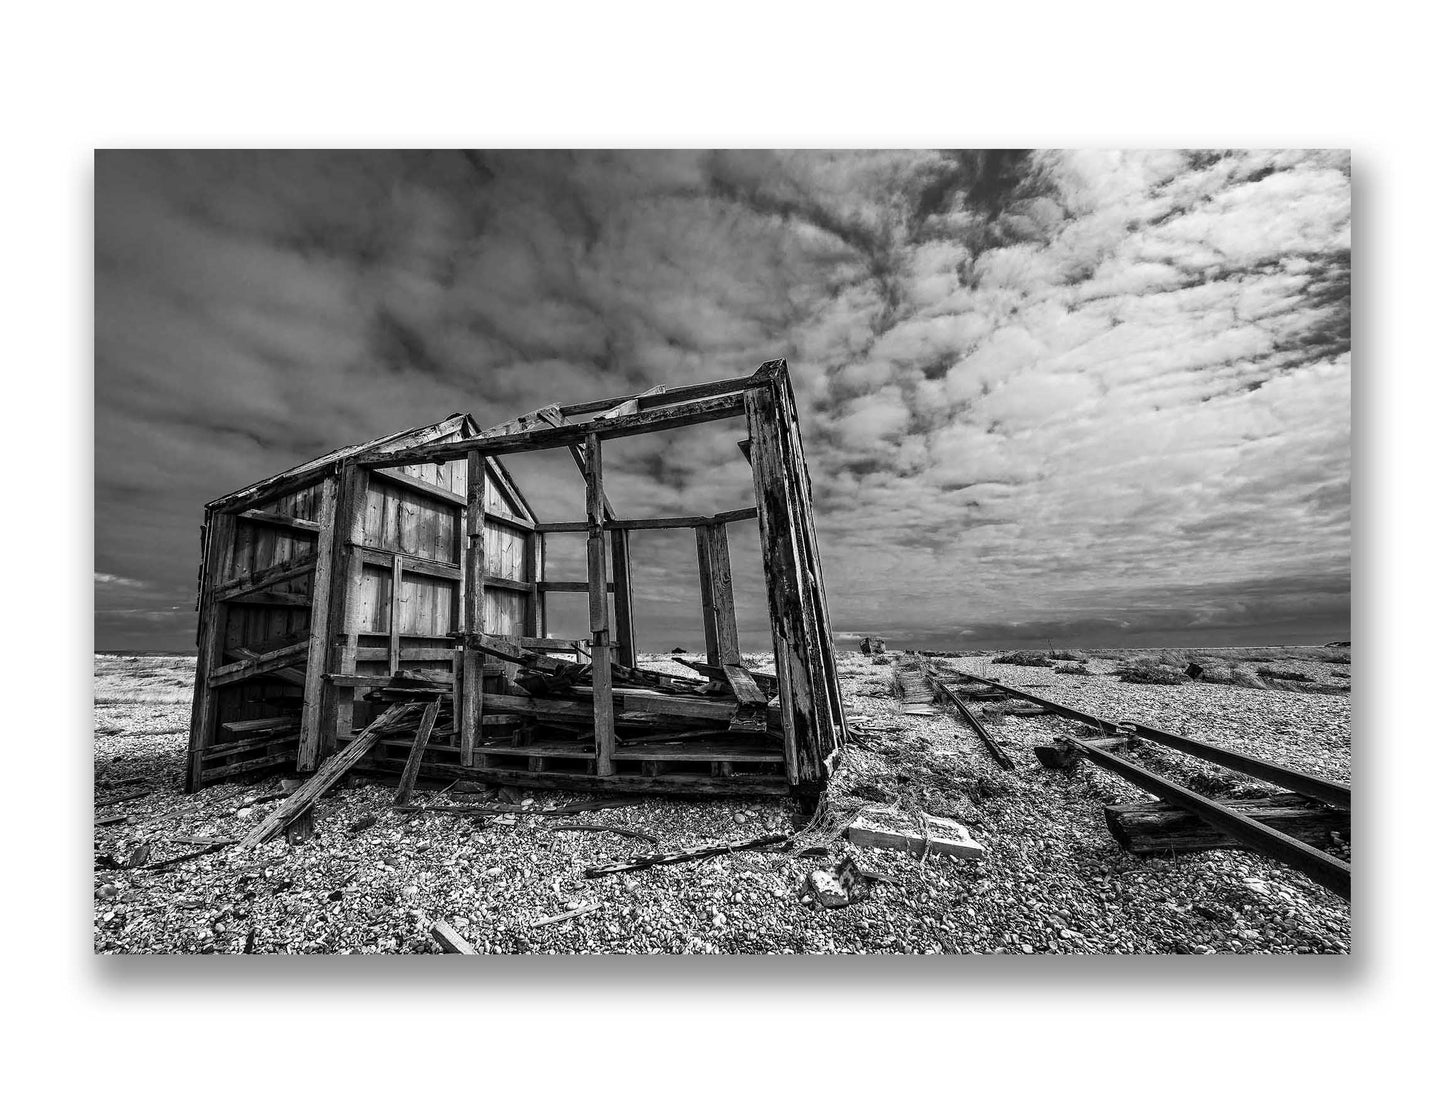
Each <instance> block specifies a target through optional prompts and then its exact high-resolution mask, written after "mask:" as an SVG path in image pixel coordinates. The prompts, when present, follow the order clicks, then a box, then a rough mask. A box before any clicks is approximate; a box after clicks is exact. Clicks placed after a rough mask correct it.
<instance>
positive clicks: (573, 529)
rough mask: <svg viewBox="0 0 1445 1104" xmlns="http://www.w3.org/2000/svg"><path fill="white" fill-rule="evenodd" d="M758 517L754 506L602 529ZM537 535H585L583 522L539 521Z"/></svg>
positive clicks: (620, 521)
mask: <svg viewBox="0 0 1445 1104" xmlns="http://www.w3.org/2000/svg"><path fill="white" fill-rule="evenodd" d="M757 516H758V508H757V507H756V506H745V507H743V508H742V509H740V510H724V511H722V512H721V513H717V514H688V515H686V516H684V517H660V518H615V519H612V520H609V521H605V522H603V524H602V528H604V529H608V530H613V529H628V530H631V529H696V528H697V527H698V526H699V525H713V524H724V525H725V524H727V523H729V522H733V521H751V520H752V519H754V518H756V517H757ZM537 532H539V533H585V532H587V523H586V522H585V521H539V522H538V523H537Z"/></svg>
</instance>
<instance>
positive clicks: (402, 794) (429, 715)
mask: <svg viewBox="0 0 1445 1104" xmlns="http://www.w3.org/2000/svg"><path fill="white" fill-rule="evenodd" d="M441 704H442V700H441V697H440V696H438V697H435V698H433V699H432V700H431V701H429V702H427V706H426V711H425V712H423V713H422V715H421V724H419V725H417V726H416V740H415V741H413V743H412V745H411V751H410V753H408V755H407V757H406V766H405V767H404V768H403V769H402V772H401V782H400V783H398V785H397V787H396V797H395V798H394V799H393V800H392V804H393V805H405V804H407V803H408V802H410V801H411V791H412V788H413V787H415V786H416V776H417V774H418V772H420V771H421V757H422V755H423V754H424V753H425V752H426V745H427V741H428V740H430V739H431V730H432V727H433V726H434V725H435V724H436V720H437V711H438V710H439V709H440V708H441Z"/></svg>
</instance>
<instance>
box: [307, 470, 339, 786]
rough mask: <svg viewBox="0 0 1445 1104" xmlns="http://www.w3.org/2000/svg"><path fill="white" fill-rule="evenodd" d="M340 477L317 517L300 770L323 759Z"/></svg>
mask: <svg viewBox="0 0 1445 1104" xmlns="http://www.w3.org/2000/svg"><path fill="white" fill-rule="evenodd" d="M339 482H340V477H333V478H330V479H325V480H323V481H322V483H321V509H320V514H319V516H318V518H317V520H318V521H319V522H320V523H321V532H319V533H318V534H317V535H316V567H315V568H314V569H313V570H312V573H311V621H310V624H309V631H310V633H311V643H310V646H309V647H308V648H307V651H306V689H305V692H304V694H303V696H302V700H301V742H300V744H299V745H298V746H297V749H296V769H297V770H299V771H314V770H315V769H316V764H317V763H318V762H320V761H321V743H322V738H321V718H322V710H321V704H322V699H323V697H324V696H325V694H326V681H325V679H324V677H323V676H324V675H325V674H326V661H327V659H328V658H329V656H330V651H331V649H330V648H329V647H327V643H328V639H329V638H328V631H329V629H330V626H329V624H328V621H329V620H330V617H331V566H332V564H331V558H332V554H333V551H334V549H335V546H336V494H337V484H338V483H339Z"/></svg>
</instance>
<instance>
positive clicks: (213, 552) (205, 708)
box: [186, 513, 236, 793]
mask: <svg viewBox="0 0 1445 1104" xmlns="http://www.w3.org/2000/svg"><path fill="white" fill-rule="evenodd" d="M235 524H236V519H235V517H234V516H233V515H231V514H225V513H217V514H214V515H212V516H211V518H210V519H209V522H208V527H209V539H208V540H207V542H206V563H205V583H204V586H203V587H202V593H201V610H200V619H201V627H200V637H201V645H200V648H199V649H198V651H197V652H196V689H195V695H194V697H193V698H192V700H191V741H190V752H191V754H190V761H189V762H188V763H187V764H186V792H187V793H194V792H195V791H196V790H197V789H198V788H199V787H200V785H201V757H202V756H203V755H204V754H205V752H206V749H207V748H208V747H210V744H211V740H212V739H213V737H214V736H215V730H216V691H215V690H213V689H211V688H210V687H209V686H207V685H206V680H207V678H209V677H210V673H211V668H212V667H215V666H218V665H219V664H220V662H221V659H222V656H221V647H222V645H223V644H224V642H225V633H226V625H225V620H226V607H225V606H224V605H223V604H221V603H218V602H216V601H215V599H214V597H213V594H214V592H215V589H216V585H217V584H218V583H219V582H220V581H221V580H222V579H224V578H225V576H226V568H227V564H226V560H227V557H228V556H229V555H230V552H231V540H232V535H233V534H234V532H235Z"/></svg>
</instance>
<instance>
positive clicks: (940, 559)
mask: <svg viewBox="0 0 1445 1104" xmlns="http://www.w3.org/2000/svg"><path fill="white" fill-rule="evenodd" d="M1349 173H1350V166H1349V158H1348V154H1346V153H1343V152H1323V153H1321V152H1302V151H1288V152H1269V151H1249V152H1200V151H1187V152H1176V151H1125V152H1110V151H1088V152H1057V151H1034V152H1027V151H1018V152H1011V151H986V152H951V151H946V152H915V151H884V152H843V153H832V152H816V151H814V152H781V153H780V152H764V151H751V152H722V153H717V152H676V153H674V152H652V153H639V152H623V153H616V152H600V151H599V152H578V153H567V152H563V153H540V152H533V153H528V152H500V153H493V152H481V153H460V152H436V153H432V152H405V153H371V152H360V153H346V152H324V153H305V152H287V153H258V152H240V153H236V152H214V151H212V152H189V153H152V152H108V153H102V154H100V155H98V157H97V160H96V184H95V209H96V240H95V250H96V252H95V264H96V275H95V280H96V296H95V311H96V320H95V322H96V325H95V350H96V367H95V403H96V409H95V432H96V471H95V481H96V482H95V509H96V517H95V605H96V646H97V647H98V648H102V649H110V648H134V649H151V648H155V649H176V650H187V649H189V648H190V647H191V646H192V643H193V638H194V626H195V620H194V619H195V614H194V611H193V609H192V604H193V600H194V593H195V577H196V561H197V558H198V550H199V545H198V526H199V524H200V521H201V505H202V504H203V503H204V502H205V501H207V500H208V499H211V498H214V497H216V496H217V495H220V494H223V493H225V492H227V491H230V490H233V489H235V488H237V487H240V486H243V485H245V484H247V483H250V482H252V481H254V480H256V479H258V478H261V477H263V476H265V475H269V474H272V473H274V472H276V471H279V470H281V469H283V468H285V467H287V466H289V465H291V464H294V463H296V462H298V461H300V460H304V459H307V458H310V457H312V456H315V455H317V454H319V453H322V452H325V451H328V450H329V449H331V448H334V447H336V446H339V445H341V444H345V443H350V442H354V441H358V440H363V439H366V438H370V437H373V436H377V435H379V434H381V433H385V432H389V431H392V430H395V429H399V428H402V427H406V426H410V425H418V424H423V423H426V422H431V421H435V420H438V419H440V418H441V417H443V416H445V415H446V414H448V413H451V412H452V411H456V410H468V411H471V412H472V413H473V414H474V415H475V416H476V417H477V419H478V420H479V421H480V422H482V423H483V424H490V423H492V422H497V421H502V420H504V419H506V418H508V417H510V416H512V415H514V414H516V413H519V412H521V411H523V410H527V409H531V408H533V407H536V406H540V405H543V404H545V403H548V402H564V403H565V402H575V401H581V400H585V399H590V398H598V397H604V396H608V395H613V394H623V393H627V392H629V391H636V390H643V389H645V388H647V387H649V386H652V385H654V384H659V383H661V384H667V385H676V384H682V383H688V382H696V381H701V380H707V379H713V378H717V377H721V376H729V375H739V374H743V373H747V372H750V371H752V370H753V369H754V368H756V367H757V366H758V365H759V364H760V363H762V362H763V361H766V360H771V359H774V358H777V357H786V358H787V360H788V362H789V365H790V367H791V371H792V375H793V382H794V387H795V388H796V390H797V394H798V401H799V406H800V413H801V417H802V420H803V433H804V442H805V446H806V449H807V453H808V460H809V464H810V467H811V470H812V477H813V484H814V491H815V495H816V507H817V515H818V528H819V533H820V537H821V541H822V552H823V565H824V569H825V571H826V577H827V586H828V593H829V599H830V604H831V610H832V619H833V627H834V629H835V630H837V631H838V632H839V633H840V634H850V633H859V634H861V633H868V632H881V633H883V634H884V635H885V636H887V637H888V638H889V640H890V642H893V643H896V644H903V643H914V644H916V645H919V646H924V647H928V646H948V645H950V644H954V645H961V646H969V645H970V644H972V645H977V646H994V645H1001V644H1011V643H1017V644H1021V645H1028V644H1042V643H1045V642H1047V641H1050V640H1052V641H1053V642H1054V643H1056V644H1058V645H1060V646H1064V645H1066V644H1078V645H1089V644H1094V645H1111V644H1114V645H1118V644H1153V643H1175V642H1177V643H1185V644H1187V643H1212V644H1224V643H1231V642H1237V643H1256V642H1265V641H1280V642H1292V641H1312V640H1327V639H1334V638H1338V637H1345V636H1347V635H1348V633H1349V608H1350V607H1349V601H1350V299H1349V294H1350V175H1349ZM742 434H743V428H742V425H741V423H740V422H727V423H714V424H713V425H710V426H707V427H700V428H697V429H693V430H684V431H679V432H677V433H673V434H668V435H666V436H665V437H664V438H661V439H649V438H633V439H630V440H628V441H625V442H617V443H615V444H613V445H611V446H609V450H608V452H607V456H606V461H607V469H606V470H607V473H608V484H607V485H608V493H609V496H610V497H611V498H612V500H613V502H614V503H615V504H616V505H617V507H618V510H619V513H622V514H624V515H627V516H645V515H649V514H651V515H659V514H674V513H697V512H711V511H713V510H723V509H730V508H734V507H736V506H739V505H744V504H748V503H749V502H750V500H751V483H750V479H749V475H748V469H747V467H746V465H745V463H744V462H743V460H742V457H741V455H740V453H739V451H738V449H737V447H736V441H737V440H738V439H739V437H740V436H742ZM510 466H511V467H512V468H513V470H514V472H515V473H516V475H517V477H518V479H519V481H521V482H522V484H523V488H524V490H526V491H527V492H528V493H529V496H530V497H531V500H532V504H533V506H534V507H535V508H536V511H537V513H538V514H539V515H540V516H541V517H543V518H544V519H547V520H573V519H577V518H580V517H581V516H582V513H583V507H582V486H581V481H580V479H579V478H578V476H577V474H576V471H575V468H573V467H572V466H571V464H570V461H568V460H566V459H565V457H559V456H553V455H551V454H534V455H530V456H527V457H523V458H519V459H518V460H517V461H516V462H514V463H512V464H511V465H510ZM732 550H733V560H734V573H735V576H736V577H737V581H738V585H739V588H740V604H741V610H740V619H741V622H742V626H741V627H742V629H743V635H744V645H745V646H758V645H760V644H762V643H763V642H764V640H765V624H766V622H765V618H764V613H763V606H762V596H761V595H762V592H761V582H760V566H759V564H758V544H757V533H756V529H755V528H754V527H753V526H751V525H750V524H746V523H745V524H742V525H734V526H733V527H732ZM634 552H635V554H636V556H637V558H638V561H639V570H638V576H639V580H638V585H639V594H638V600H637V606H638V621H639V634H640V640H639V643H640V644H641V646H642V647H643V648H646V649H665V648H667V647H671V646H672V645H673V644H677V643H681V644H692V645H695V644H696V642H697V641H700V639H701V630H700V614H699V613H698V612H697V608H696V605H697V599H696V560H695V553H694V552H693V549H692V546H691V543H690V538H688V537H687V536H685V535H667V534H645V535H643V536H640V537H639V538H638V539H637V543H636V545H635V546H634ZM557 555H558V567H559V568H562V569H568V568H570V569H572V570H574V571H575V572H576V574H575V576H573V577H577V578H581V577H582V575H583V572H582V568H581V562H582V561H581V544H580V541H577V542H567V541H562V542H559V547H558V548H557ZM560 573H561V574H565V573H566V571H565V570H563V571H561V572H560ZM558 574H559V572H557V571H554V572H553V575H554V577H557V575H558ZM569 597H573V596H569ZM582 611H583V602H582V600H581V598H580V596H577V601H576V603H575V604H574V605H568V604H567V603H565V602H564V603H563V604H562V605H561V606H560V607H559V608H558V610H557V623H556V625H555V627H556V628H557V629H558V630H559V631H563V632H578V631H580V630H581V628H582V616H583V612H582Z"/></svg>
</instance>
